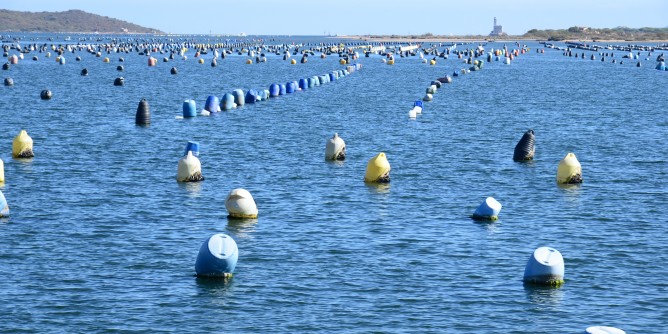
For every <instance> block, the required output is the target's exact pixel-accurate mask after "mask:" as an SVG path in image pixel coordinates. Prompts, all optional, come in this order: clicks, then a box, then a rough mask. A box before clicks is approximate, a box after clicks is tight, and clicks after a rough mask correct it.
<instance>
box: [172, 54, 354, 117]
mask: <svg viewBox="0 0 668 334" xmlns="http://www.w3.org/2000/svg"><path fill="white" fill-rule="evenodd" d="M360 68H362V65H361V64H354V65H348V66H347V67H346V69H345V70H335V71H332V72H330V73H328V74H325V75H319V76H312V77H309V78H301V79H299V81H295V80H293V81H288V82H286V83H285V84H279V83H272V84H271V85H269V89H260V90H256V89H248V90H247V91H246V92H244V91H243V90H242V89H234V90H233V91H232V92H230V93H225V94H223V96H222V98H220V99H219V98H218V97H217V96H215V95H210V96H208V97H207V99H206V102H205V105H204V109H202V111H201V112H200V115H202V116H209V115H211V114H213V113H216V112H220V111H223V110H232V109H235V108H237V107H240V106H244V105H246V104H252V103H255V102H258V101H264V100H267V99H269V98H274V97H278V96H280V95H285V94H292V93H294V92H296V91H300V90H307V89H309V88H313V87H317V86H320V85H323V84H326V83H328V82H331V81H335V80H338V79H339V78H341V77H344V76H347V75H349V74H351V73H353V72H355V71H357V70H358V69H360ZM182 115H183V118H191V117H196V116H197V104H196V102H195V101H194V100H193V99H187V100H185V101H184V102H183V114H182Z"/></svg>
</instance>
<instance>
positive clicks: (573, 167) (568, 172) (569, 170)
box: [557, 153, 582, 184]
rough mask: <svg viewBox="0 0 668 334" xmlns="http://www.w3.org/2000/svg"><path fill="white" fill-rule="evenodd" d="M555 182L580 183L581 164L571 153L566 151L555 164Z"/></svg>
mask: <svg viewBox="0 0 668 334" xmlns="http://www.w3.org/2000/svg"><path fill="white" fill-rule="evenodd" d="M557 183H559V184H576V183H582V166H581V165H580V162H579V161H578V158H577V157H576V156H575V154H573V153H568V154H566V156H565V157H564V158H563V159H561V161H560V162H559V166H557Z"/></svg>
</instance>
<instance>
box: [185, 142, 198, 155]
mask: <svg viewBox="0 0 668 334" xmlns="http://www.w3.org/2000/svg"><path fill="white" fill-rule="evenodd" d="M188 151H190V152H193V155H194V156H196V157H199V143H198V142H196V141H188V144H186V149H185V151H183V156H186V155H188Z"/></svg>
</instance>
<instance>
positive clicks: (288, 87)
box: [285, 81, 297, 94]
mask: <svg viewBox="0 0 668 334" xmlns="http://www.w3.org/2000/svg"><path fill="white" fill-rule="evenodd" d="M296 89H297V85H295V83H294V82H292V81H290V82H288V83H286V84H285V93H287V94H292V93H294V92H295V90H296Z"/></svg>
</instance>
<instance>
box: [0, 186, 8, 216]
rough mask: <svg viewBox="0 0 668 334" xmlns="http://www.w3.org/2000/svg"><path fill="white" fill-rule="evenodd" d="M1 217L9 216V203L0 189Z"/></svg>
mask: <svg viewBox="0 0 668 334" xmlns="http://www.w3.org/2000/svg"><path fill="white" fill-rule="evenodd" d="M2 217H9V204H7V199H6V198H5V195H3V194H2V191H0V218H2Z"/></svg>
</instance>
